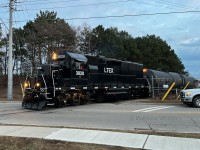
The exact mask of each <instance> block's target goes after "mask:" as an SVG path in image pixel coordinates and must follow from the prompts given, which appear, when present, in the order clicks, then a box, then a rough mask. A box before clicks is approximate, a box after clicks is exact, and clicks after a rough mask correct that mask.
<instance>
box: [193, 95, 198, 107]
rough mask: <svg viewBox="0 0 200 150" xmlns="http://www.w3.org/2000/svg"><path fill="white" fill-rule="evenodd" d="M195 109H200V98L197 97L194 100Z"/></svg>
mask: <svg viewBox="0 0 200 150" xmlns="http://www.w3.org/2000/svg"><path fill="white" fill-rule="evenodd" d="M193 105H194V107H197V108H200V96H197V97H195V98H194V100H193Z"/></svg>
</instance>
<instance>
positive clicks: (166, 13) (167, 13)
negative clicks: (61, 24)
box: [16, 10, 200, 22]
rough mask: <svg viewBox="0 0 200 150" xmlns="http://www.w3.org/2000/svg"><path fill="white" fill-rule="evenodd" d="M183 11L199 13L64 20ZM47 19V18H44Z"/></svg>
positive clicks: (76, 18)
mask: <svg viewBox="0 0 200 150" xmlns="http://www.w3.org/2000/svg"><path fill="white" fill-rule="evenodd" d="M185 13H200V11H197V10H196V11H179V12H178V11H177V12H164V13H148V14H127V15H116V16H94V17H75V18H67V19H64V20H87V19H104V18H123V17H138V16H155V15H169V14H185ZM46 20H48V19H46ZM27 21H31V20H22V21H16V22H27Z"/></svg>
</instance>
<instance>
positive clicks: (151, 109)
mask: <svg viewBox="0 0 200 150" xmlns="http://www.w3.org/2000/svg"><path fill="white" fill-rule="evenodd" d="M171 107H174V106H156V107H149V108H144V109H138V110H134V111H132V112H150V111H155V110H160V109H166V108H171Z"/></svg>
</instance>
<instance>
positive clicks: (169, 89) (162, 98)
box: [162, 82, 176, 101]
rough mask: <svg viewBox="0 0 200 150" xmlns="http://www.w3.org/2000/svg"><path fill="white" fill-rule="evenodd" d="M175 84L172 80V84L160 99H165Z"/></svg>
mask: <svg viewBox="0 0 200 150" xmlns="http://www.w3.org/2000/svg"><path fill="white" fill-rule="evenodd" d="M175 84H176V83H175V82H173V84H172V85H171V86H170V88H169V89H168V90H167V92H166V93H165V95H164V96H163V98H162V101H164V100H165V98H166V97H167V95H168V94H169V92H170V91H171V90H172V88H173V87H174V85H175Z"/></svg>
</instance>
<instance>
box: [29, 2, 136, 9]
mask: <svg viewBox="0 0 200 150" xmlns="http://www.w3.org/2000/svg"><path fill="white" fill-rule="evenodd" d="M124 2H133V0H123V1H115V2H102V3H90V4H80V5H71V6H60V7H50V8H39V9H29V10H41V9H55V8H68V7H86V6H97V5H107V4H116V3H124Z"/></svg>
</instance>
